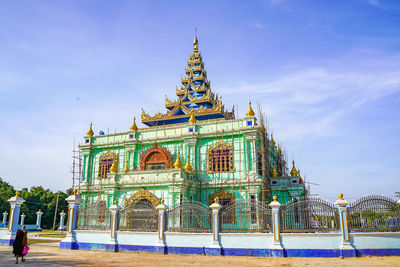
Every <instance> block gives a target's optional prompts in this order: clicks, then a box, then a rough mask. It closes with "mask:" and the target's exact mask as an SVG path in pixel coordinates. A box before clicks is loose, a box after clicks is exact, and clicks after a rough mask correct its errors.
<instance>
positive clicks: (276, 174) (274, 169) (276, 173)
mask: <svg viewBox="0 0 400 267" xmlns="http://www.w3.org/2000/svg"><path fill="white" fill-rule="evenodd" d="M272 177H278V172H277V171H276V168H275V164H274V168H273V169H272Z"/></svg>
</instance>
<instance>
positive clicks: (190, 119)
mask: <svg viewBox="0 0 400 267" xmlns="http://www.w3.org/2000/svg"><path fill="white" fill-rule="evenodd" d="M196 121H197V120H196V117H195V116H194V115H193V112H192V115H190V118H189V121H188V122H189V123H191V124H193V123H196Z"/></svg>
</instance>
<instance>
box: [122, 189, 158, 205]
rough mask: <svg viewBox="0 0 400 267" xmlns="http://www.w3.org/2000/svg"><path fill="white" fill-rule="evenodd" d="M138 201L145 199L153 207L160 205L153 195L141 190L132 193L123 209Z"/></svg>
mask: <svg viewBox="0 0 400 267" xmlns="http://www.w3.org/2000/svg"><path fill="white" fill-rule="evenodd" d="M140 199H147V200H148V201H150V203H151V204H152V205H153V207H157V205H158V204H160V199H159V198H157V197H156V196H155V195H154V194H153V193H150V192H149V191H147V190H146V189H144V188H142V189H140V190H139V191H137V192H136V193H134V194H133V195H132V196H131V197H130V198H129V199H128V200H127V201H126V202H125V208H126V207H129V206H131V205H133V204H135V203H136V202H137V201H138V200H140Z"/></svg>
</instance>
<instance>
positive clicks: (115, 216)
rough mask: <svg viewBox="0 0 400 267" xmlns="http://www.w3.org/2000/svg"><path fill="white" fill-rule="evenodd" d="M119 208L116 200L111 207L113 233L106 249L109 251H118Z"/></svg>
mask: <svg viewBox="0 0 400 267" xmlns="http://www.w3.org/2000/svg"><path fill="white" fill-rule="evenodd" d="M119 210H120V207H119V206H118V202H117V201H116V200H115V201H114V205H113V206H111V207H110V212H111V218H110V219H111V221H110V226H111V233H110V240H109V241H108V243H107V246H106V250H107V251H114V252H116V251H118V239H117V231H118V228H119Z"/></svg>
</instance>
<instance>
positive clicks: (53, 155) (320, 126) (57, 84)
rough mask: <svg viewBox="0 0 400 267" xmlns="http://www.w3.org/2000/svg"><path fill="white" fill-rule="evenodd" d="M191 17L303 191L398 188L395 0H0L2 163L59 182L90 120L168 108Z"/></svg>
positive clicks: (331, 193) (98, 126)
mask: <svg viewBox="0 0 400 267" xmlns="http://www.w3.org/2000/svg"><path fill="white" fill-rule="evenodd" d="M195 27H197V28H198V37H199V48H200V51H201V53H202V55H203V59H204V61H205V67H206V69H207V71H208V78H209V79H210V80H211V87H212V90H213V91H214V92H216V93H218V94H219V95H222V96H223V102H224V104H225V105H226V106H227V107H231V106H233V105H238V108H239V114H240V116H243V115H244V113H245V111H246V109H247V101H248V99H249V98H250V99H252V100H253V102H257V103H259V104H260V105H261V106H262V108H263V110H264V112H265V113H266V115H267V116H268V120H269V129H270V131H272V132H273V133H274V136H275V139H276V141H278V142H279V143H281V144H282V145H283V147H284V149H285V150H287V152H288V156H289V160H291V159H294V160H295V161H296V165H297V166H298V167H299V168H300V169H301V171H302V174H303V176H306V177H307V181H310V182H313V183H318V184H320V186H311V190H312V193H314V194H319V195H320V196H321V197H324V198H327V199H330V200H333V199H336V198H337V194H338V193H340V192H342V193H344V195H345V197H347V199H349V200H353V199H355V198H357V197H360V196H363V195H366V194H385V195H389V196H392V197H394V192H395V191H400V187H399V178H400V138H399V137H400V123H399V122H400V119H399V117H400V2H399V1H381V0H353V1H351V0H345V1H304V0H303V1H300V0H299V1H295V0H265V1H201V2H199V1H56V2H55V1H2V4H1V6H0V114H1V120H0V129H1V131H0V147H1V148H2V151H1V153H0V162H1V163H0V177H4V178H5V179H6V180H7V181H8V182H10V183H12V184H14V185H16V186H17V188H22V187H25V186H26V187H30V186H33V185H43V186H45V187H49V188H51V189H53V190H56V189H63V190H64V189H67V188H68V187H69V186H70V185H71V175H70V173H69V169H70V165H71V156H72V152H71V151H72V148H73V142H74V138H75V140H76V142H82V140H83V135H84V134H85V133H86V131H87V129H88V125H89V123H90V121H93V126H94V130H95V131H96V132H98V131H99V130H104V131H106V132H107V130H108V129H109V131H110V132H114V131H125V130H127V129H128V128H129V126H130V124H131V121H132V117H133V116H134V115H135V116H136V117H137V118H140V114H141V108H144V109H145V110H146V111H147V112H148V113H150V114H154V113H156V112H157V111H158V110H160V111H164V110H165V109H164V95H168V96H169V97H170V98H173V97H174V95H175V87H176V86H178V85H179V80H180V79H179V78H180V76H181V75H184V67H185V63H186V60H187V58H188V55H189V53H190V52H191V51H192V40H193V35H194V28H195ZM139 124H140V123H139ZM140 126H141V125H139V127H140Z"/></svg>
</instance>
